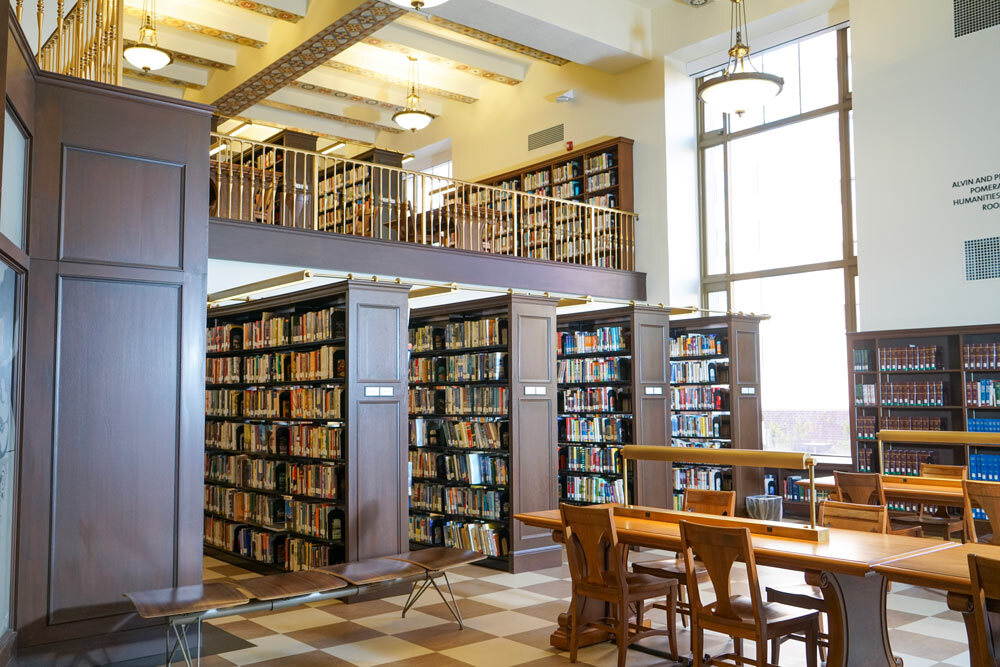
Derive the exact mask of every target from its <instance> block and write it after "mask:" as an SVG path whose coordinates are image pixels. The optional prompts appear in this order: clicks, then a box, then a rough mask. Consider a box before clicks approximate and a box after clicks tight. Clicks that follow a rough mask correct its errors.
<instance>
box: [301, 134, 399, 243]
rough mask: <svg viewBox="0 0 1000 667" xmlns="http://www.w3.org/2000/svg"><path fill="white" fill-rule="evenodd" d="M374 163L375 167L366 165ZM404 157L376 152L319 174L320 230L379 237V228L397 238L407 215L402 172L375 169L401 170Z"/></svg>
mask: <svg viewBox="0 0 1000 667" xmlns="http://www.w3.org/2000/svg"><path fill="white" fill-rule="evenodd" d="M366 163H372V164H366ZM401 164H402V155H401V154H399V153H395V152H393V151H387V150H382V149H372V150H370V151H367V152H365V153H363V154H361V155H358V156H356V157H355V158H354V159H353V160H352V161H345V160H337V161H335V162H334V163H333V164H332V165H331V166H329V167H326V168H325V169H320V170H319V173H318V174H317V206H316V221H317V225H318V228H319V229H322V230H326V231H330V232H336V233H338V234H354V235H360V236H373V235H375V236H379V237H380V238H382V236H381V235H379V228H380V227H382V228H384V229H383V231H384V232H385V235H386V236H387V237H388V238H393V237H394V235H395V233H396V230H397V225H395V224H392V223H394V222H395V221H396V220H398V219H399V218H401V217H403V216H404V215H405V212H404V211H403V210H402V206H403V205H404V204H403V201H402V199H401V196H402V193H403V192H404V191H405V189H404V188H403V178H404V175H403V173H402V172H396V171H392V170H389V169H378V168H377V167H375V166H372V165H388V166H391V167H399V166H401Z"/></svg>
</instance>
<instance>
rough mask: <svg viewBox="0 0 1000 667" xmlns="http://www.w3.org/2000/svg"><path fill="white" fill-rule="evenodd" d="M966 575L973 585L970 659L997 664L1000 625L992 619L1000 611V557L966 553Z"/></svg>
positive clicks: (991, 666)
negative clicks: (967, 573) (967, 567)
mask: <svg viewBox="0 0 1000 667" xmlns="http://www.w3.org/2000/svg"><path fill="white" fill-rule="evenodd" d="M969 579H970V581H971V584H972V586H971V588H972V616H973V619H972V620H973V623H974V627H975V636H974V637H972V638H971V640H972V641H971V645H970V646H969V653H970V657H971V659H972V660H971V663H972V664H973V665H976V666H977V667H978V666H989V667H1000V647H998V646H997V642H996V640H997V639H1000V627H996V625H995V624H994V621H995V620H996V614H997V613H998V612H1000V559H996V558H988V557H986V556H981V555H976V554H969Z"/></svg>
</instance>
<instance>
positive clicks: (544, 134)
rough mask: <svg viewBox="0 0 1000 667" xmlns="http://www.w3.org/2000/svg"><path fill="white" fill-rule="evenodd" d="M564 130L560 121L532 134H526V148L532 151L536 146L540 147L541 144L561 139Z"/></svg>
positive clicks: (548, 143)
mask: <svg viewBox="0 0 1000 667" xmlns="http://www.w3.org/2000/svg"><path fill="white" fill-rule="evenodd" d="M564 130H565V128H564V127H563V124H562V123H559V124H558V125H553V126H552V127H550V128H548V129H546V130H539V131H538V132H535V133H534V134H529V135H528V150H529V151H533V150H535V149H536V148H541V147H542V146H548V145H550V144H554V143H557V142H560V141H562V140H563V136H564V134H563V133H564Z"/></svg>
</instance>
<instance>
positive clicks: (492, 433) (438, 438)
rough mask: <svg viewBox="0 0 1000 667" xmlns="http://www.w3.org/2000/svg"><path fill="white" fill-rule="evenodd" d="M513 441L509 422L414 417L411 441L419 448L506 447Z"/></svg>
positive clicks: (411, 421)
mask: <svg viewBox="0 0 1000 667" xmlns="http://www.w3.org/2000/svg"><path fill="white" fill-rule="evenodd" d="M509 443H510V424H509V423H508V422H506V421H443V420H439V419H422V418H415V419H411V420H410V444H411V445H413V446H415V447H457V448H459V449H496V450H506V449H507V448H508V444H509Z"/></svg>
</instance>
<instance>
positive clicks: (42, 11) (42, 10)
mask: <svg viewBox="0 0 1000 667" xmlns="http://www.w3.org/2000/svg"><path fill="white" fill-rule="evenodd" d="M44 18H45V2H44V1H43V0H38V53H39V54H40V53H41V52H42V21H43V19H44Z"/></svg>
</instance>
